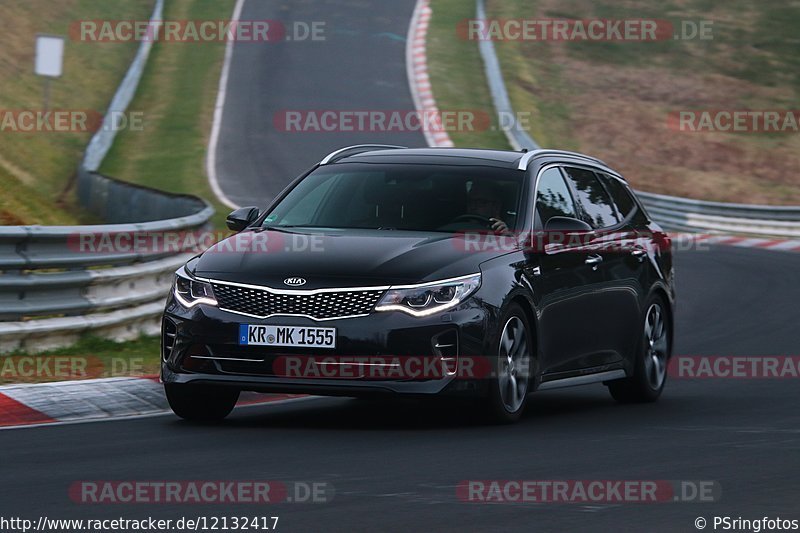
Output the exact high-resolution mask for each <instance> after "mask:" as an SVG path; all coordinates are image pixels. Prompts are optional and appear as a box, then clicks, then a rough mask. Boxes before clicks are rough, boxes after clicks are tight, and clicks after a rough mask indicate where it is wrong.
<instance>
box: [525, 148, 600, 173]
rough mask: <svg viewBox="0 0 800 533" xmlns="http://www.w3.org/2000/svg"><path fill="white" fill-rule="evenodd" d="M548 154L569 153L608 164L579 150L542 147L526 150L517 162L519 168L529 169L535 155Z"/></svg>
mask: <svg viewBox="0 0 800 533" xmlns="http://www.w3.org/2000/svg"><path fill="white" fill-rule="evenodd" d="M547 154H553V155H569V156H573V157H580V158H583V159H588V160H590V161H594V162H595V163H600V164H601V165H603V166H604V167H607V166H608V165H606V163H605V161H602V160H600V159H597V158H596V157H592V156H589V155H586V154H581V153H578V152H569V151H567V150H553V149H542V150H531V151H529V152H525V153H524V154H523V155H522V158H520V160H519V163H518V164H517V170H527V169H528V163H530V162H531V159H533V158H534V157H538V156H540V155H547Z"/></svg>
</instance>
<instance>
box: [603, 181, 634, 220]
mask: <svg viewBox="0 0 800 533" xmlns="http://www.w3.org/2000/svg"><path fill="white" fill-rule="evenodd" d="M600 176H602V178H603V183H605V185H606V189H608V192H609V193H611V199H612V200H614V203H615V204H616V206H617V212H618V213H619V216H621V217H622V218H623V219H624V218H628V215H630V214H631V212H632V211H633V210H634V209H636V202H635V201H634V200H633V197H632V196H631V193H630V191H628V189H627V188H626V187H625V185H623V184H622V182H620V181H619V180H618V179H616V178H613V177H611V176H607V175H605V174H600Z"/></svg>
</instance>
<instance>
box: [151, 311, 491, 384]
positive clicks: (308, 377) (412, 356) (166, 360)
mask: <svg viewBox="0 0 800 533" xmlns="http://www.w3.org/2000/svg"><path fill="white" fill-rule="evenodd" d="M496 315H497V313H496V310H495V309H494V308H492V307H491V306H488V305H486V304H484V303H483V302H482V301H481V300H479V299H477V298H474V297H473V298H470V299H469V300H467V301H466V302H464V303H463V304H461V305H460V306H459V307H457V308H455V309H452V310H449V311H448V312H444V313H439V314H435V315H432V316H429V317H413V316H409V315H407V314H405V313H402V312H397V311H393V312H373V313H371V314H370V315H368V316H364V317H355V318H347V319H338V320H326V321H324V322H318V321H315V320H312V319H310V318H304V317H297V316H275V317H271V318H268V319H257V318H251V317H248V316H243V315H240V314H236V313H231V312H228V311H223V310H220V309H218V308H216V307H213V306H207V305H198V306H196V307H193V308H191V309H186V308H184V307H183V306H181V305H180V304H179V303H178V302H176V301H175V299H174V298H173V297H172V296H170V297H169V299H168V301H167V306H166V310H165V313H164V318H163V322H162V364H161V366H162V369H161V379H162V381H163V382H164V383H181V384H198V385H200V384H202V385H216V386H230V387H235V388H238V389H240V390H248V391H256V392H280V393H298V394H319V395H339V396H365V395H380V394H402V395H421V396H429V395H434V394H440V393H453V394H476V393H480V392H481V391H482V390H484V386H485V382H486V380H485V379H480V378H479V377H478V376H476V375H475V374H473V373H469V374H465V373H462V372H459V369H460V368H461V367H460V366H459V365H460V364H461V363H462V362H463V361H465V360H470V361H473V360H474V359H475V358H478V357H480V358H483V359H485V354H487V353H490V352H489V351H488V346H489V341H488V338H489V337H490V335H488V334H487V332H488V331H490V330H491V328H492V325H493V324H494V321H495V320H496ZM240 324H254V325H288V326H310V327H334V328H336V337H337V339H336V340H337V342H336V348H335V349H320V348H316V349H315V348H284V347H265V346H246V345H245V346H240V345H239V344H238V336H239V326H240ZM312 360H313V362H314V364H313V365H308V364H307V363H308V361H312ZM286 361H292V362H294V363H297V362H298V361H302V364H299V365H296V366H295V368H300V370H299V371H294V372H286V371H285V370H286V368H287V367H288V365H287V364H286ZM376 361H377V363H376ZM384 362H386V363H387V365H386V368H382V367H383V366H384V365H383V363H384ZM317 363H319V364H317ZM432 363H433V364H432ZM389 364H391V365H392V368H388V366H389ZM470 364H472V363H470ZM436 365H438V366H436ZM434 367H435V368H437V369H440V371H433V372H431V371H430V369H431V368H434ZM320 368H322V370H323V371H322V372H319V370H320ZM330 369H334V370H333V371H331V372H328V371H327V370H330ZM409 369H412V370H413V371H409ZM309 370H312V371H309Z"/></svg>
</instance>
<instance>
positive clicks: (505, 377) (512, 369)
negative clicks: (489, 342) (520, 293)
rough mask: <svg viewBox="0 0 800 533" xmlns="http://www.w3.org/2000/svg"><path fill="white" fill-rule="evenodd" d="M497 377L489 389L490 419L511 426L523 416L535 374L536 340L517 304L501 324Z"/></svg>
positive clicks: (507, 313)
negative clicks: (534, 349)
mask: <svg viewBox="0 0 800 533" xmlns="http://www.w3.org/2000/svg"><path fill="white" fill-rule="evenodd" d="M500 323H501V324H503V326H502V329H501V330H500V336H499V339H498V342H497V364H496V365H495V376H494V379H492V381H491V386H490V387H489V405H488V407H489V416H490V419H491V421H492V422H495V423H501V424H508V423H512V422H516V421H517V420H519V419H520V418H521V417H522V413H523V412H524V411H525V406H526V405H527V401H528V392H529V390H530V388H531V387H530V384H531V383H533V379H534V373H533V365H532V358H531V352H532V349H533V339H532V338H531V335H530V327H529V326H528V319H527V317H526V316H525V313H524V312H523V311H522V308H521V307H520V306H519V305H517V304H512V305H511V306H509V308H508V310H507V311H506V312H505V313H504V315H503V319H502V320H501V322H500Z"/></svg>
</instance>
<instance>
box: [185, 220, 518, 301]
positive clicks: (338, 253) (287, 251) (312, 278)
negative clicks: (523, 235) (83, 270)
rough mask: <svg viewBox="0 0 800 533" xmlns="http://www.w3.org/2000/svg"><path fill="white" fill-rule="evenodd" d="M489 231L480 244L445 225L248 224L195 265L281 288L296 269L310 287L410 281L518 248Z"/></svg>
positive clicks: (461, 270) (199, 270) (454, 271)
mask: <svg viewBox="0 0 800 533" xmlns="http://www.w3.org/2000/svg"><path fill="white" fill-rule="evenodd" d="M488 238H489V241H486V240H484V239H482V240H481V241H480V244H476V241H475V238H474V237H472V239H473V240H471V241H467V240H466V239H467V238H466V237H465V236H464V235H453V234H448V233H439V232H437V233H424V232H409V231H381V230H313V229H303V230H291V231H287V230H280V231H276V230H266V231H245V232H242V233H238V234H236V235H233V236H231V237H229V238H227V239H225V240H223V241H220V242H219V243H217V244H216V245H214V246H212V247H211V248H209V249H208V250H207V251H206V252H205V253H203V254H202V255H200V256H199V257H198V258H196V259H194V260H192V261H190V263H189V264H188V265H187V268H188V269H189V271H190V272H192V273H193V274H194V275H195V276H197V277H201V278H211V279H217V280H222V281H232V282H238V283H247V284H253V285H266V286H270V287H278V288H287V287H286V284H284V280H285V279H287V278H290V277H300V278H304V279H305V280H306V283H305V284H304V285H303V286H302V289H317V288H328V287H359V286H369V285H396V284H407V283H417V282H424V281H433V280H437V279H446V278H452V277H457V276H462V275H467V274H472V273H474V272H479V271H480V269H479V265H480V263H481V262H483V261H486V260H487V259H490V258H492V257H497V256H498V255H502V254H504V253H508V252H509V251H512V250H510V249H509V248H510V246H509V245H508V244H507V243H506V244H502V243H501V245H497V246H495V245H494V244H496V243H497V240H496V239H494V238H493V237H488ZM490 241H491V242H490ZM487 243H488V244H487Z"/></svg>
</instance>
